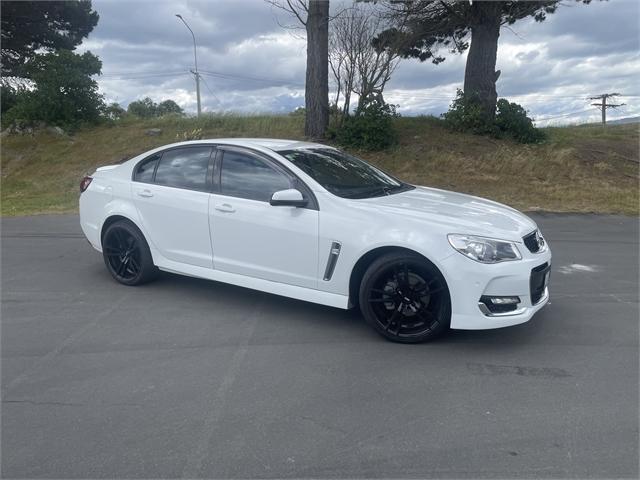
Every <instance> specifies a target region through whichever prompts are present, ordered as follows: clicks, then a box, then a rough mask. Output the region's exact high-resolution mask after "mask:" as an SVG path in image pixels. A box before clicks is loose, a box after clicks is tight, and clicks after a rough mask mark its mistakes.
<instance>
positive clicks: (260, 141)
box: [171, 138, 332, 152]
mask: <svg viewBox="0 0 640 480" xmlns="http://www.w3.org/2000/svg"><path fill="white" fill-rule="evenodd" d="M203 143H216V144H218V145H235V146H238V147H248V148H251V147H260V148H267V149H269V150H273V151H275V152H277V151H280V150H294V149H298V148H332V147H330V146H328V145H323V144H321V143H313V142H303V141H299V140H287V139H277V138H207V139H202V140H195V141H187V142H179V143H175V144H173V145H171V146H172V147H177V146H179V145H198V144H203Z"/></svg>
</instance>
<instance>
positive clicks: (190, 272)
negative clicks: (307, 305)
mask: <svg viewBox="0 0 640 480" xmlns="http://www.w3.org/2000/svg"><path fill="white" fill-rule="evenodd" d="M153 257H154V263H155V264H156V266H157V267H158V268H159V269H160V270H164V271H165V272H170V273H177V274H179V275H187V276H189V277H196V278H203V279H206V280H215V281H217V282H223V283H229V284H231V285H237V286H239V287H245V288H250V289H252V290H258V291H261V292H267V293H273V294H274V295H281V296H283V297H289V298H295V299H297V300H303V301H305V302H312V303H318V304H320V305H327V306H329V307H336V308H342V309H345V310H346V309H347V308H349V296H348V295H338V294H336V293H329V292H323V291H320V290H315V289H312V288H305V287H298V286H295V285H287V284H285V283H279V282H272V281H270V280H263V279H262V278H256V277H247V276H245V275H238V274H236V273H229V272H223V271H221V270H214V269H210V268H204V267H198V266H195V265H186V264H183V263H178V262H174V261H171V260H167V259H166V258H158V257H161V256H160V255H159V254H158V252H153Z"/></svg>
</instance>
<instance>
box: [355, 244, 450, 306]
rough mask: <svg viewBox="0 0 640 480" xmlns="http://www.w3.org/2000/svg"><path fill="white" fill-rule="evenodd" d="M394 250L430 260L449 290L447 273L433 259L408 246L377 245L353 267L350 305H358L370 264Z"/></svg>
mask: <svg viewBox="0 0 640 480" xmlns="http://www.w3.org/2000/svg"><path fill="white" fill-rule="evenodd" d="M394 252H403V253H408V254H411V255H415V256H417V257H420V258H421V259H423V260H424V261H425V262H428V263H429V264H430V265H431V266H432V267H433V268H434V269H435V270H436V271H437V272H438V273H439V274H440V275H441V276H442V278H443V279H444V282H445V285H446V287H447V290H449V284H448V282H447V277H446V275H444V273H443V272H442V270H441V269H440V268H439V267H438V265H436V263H434V262H433V261H432V260H430V259H429V258H427V257H426V256H425V255H423V254H422V253H420V252H418V251H416V250H413V249H411V248H407V247H400V246H391V245H388V246H381V247H376V248H374V249H372V250H369V251H368V252H366V253H364V254H363V255H362V256H360V258H359V259H358V260H357V261H356V263H355V264H354V266H353V268H352V269H351V275H350V276H349V305H350V306H353V307H355V306H357V305H358V294H359V289H360V283H361V282H362V278H363V277H364V274H365V272H366V271H367V269H368V268H369V266H370V265H371V264H372V263H373V262H374V261H376V260H377V259H378V258H380V257H381V256H383V255H386V254H388V253H394Z"/></svg>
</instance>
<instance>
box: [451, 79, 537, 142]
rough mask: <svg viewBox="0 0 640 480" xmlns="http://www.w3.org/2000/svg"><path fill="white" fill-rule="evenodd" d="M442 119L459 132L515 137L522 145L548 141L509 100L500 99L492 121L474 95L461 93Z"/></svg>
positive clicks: (523, 110)
mask: <svg viewBox="0 0 640 480" xmlns="http://www.w3.org/2000/svg"><path fill="white" fill-rule="evenodd" d="M442 117H443V118H444V120H445V123H446V125H447V126H448V127H449V128H450V129H451V130H454V131H456V132H465V133H475V134H476V135H491V136H493V137H497V138H511V139H513V140H516V141H517V142H520V143H539V142H541V141H543V140H544V139H545V134H544V133H543V132H542V131H541V130H539V129H537V128H536V127H535V126H534V125H533V121H532V120H531V119H530V118H529V117H528V116H527V111H526V110H525V109H524V108H523V107H522V106H521V105H518V104H517V103H512V102H509V101H508V100H505V99H500V100H498V103H497V111H496V115H495V118H494V120H493V121H490V120H488V119H487V118H486V116H485V115H484V114H483V112H482V108H481V106H480V105H479V103H478V101H477V100H476V99H475V98H474V97H473V96H465V95H464V93H463V92H462V91H461V90H458V93H457V95H456V99H455V100H454V101H453V102H452V103H451V107H450V108H449V111H448V112H447V113H445V114H443V115H442Z"/></svg>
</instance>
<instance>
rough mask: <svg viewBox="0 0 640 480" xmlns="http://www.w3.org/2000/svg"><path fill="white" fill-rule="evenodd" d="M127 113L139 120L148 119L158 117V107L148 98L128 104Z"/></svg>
mask: <svg viewBox="0 0 640 480" xmlns="http://www.w3.org/2000/svg"><path fill="white" fill-rule="evenodd" d="M127 112H129V113H130V114H131V115H135V116H136V117H140V118H150V117H157V116H158V105H156V103H155V102H154V101H153V100H151V99H150V98H149V97H145V98H143V99H142V100H136V101H133V102H131V103H130V104H129V106H128V107H127Z"/></svg>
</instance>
